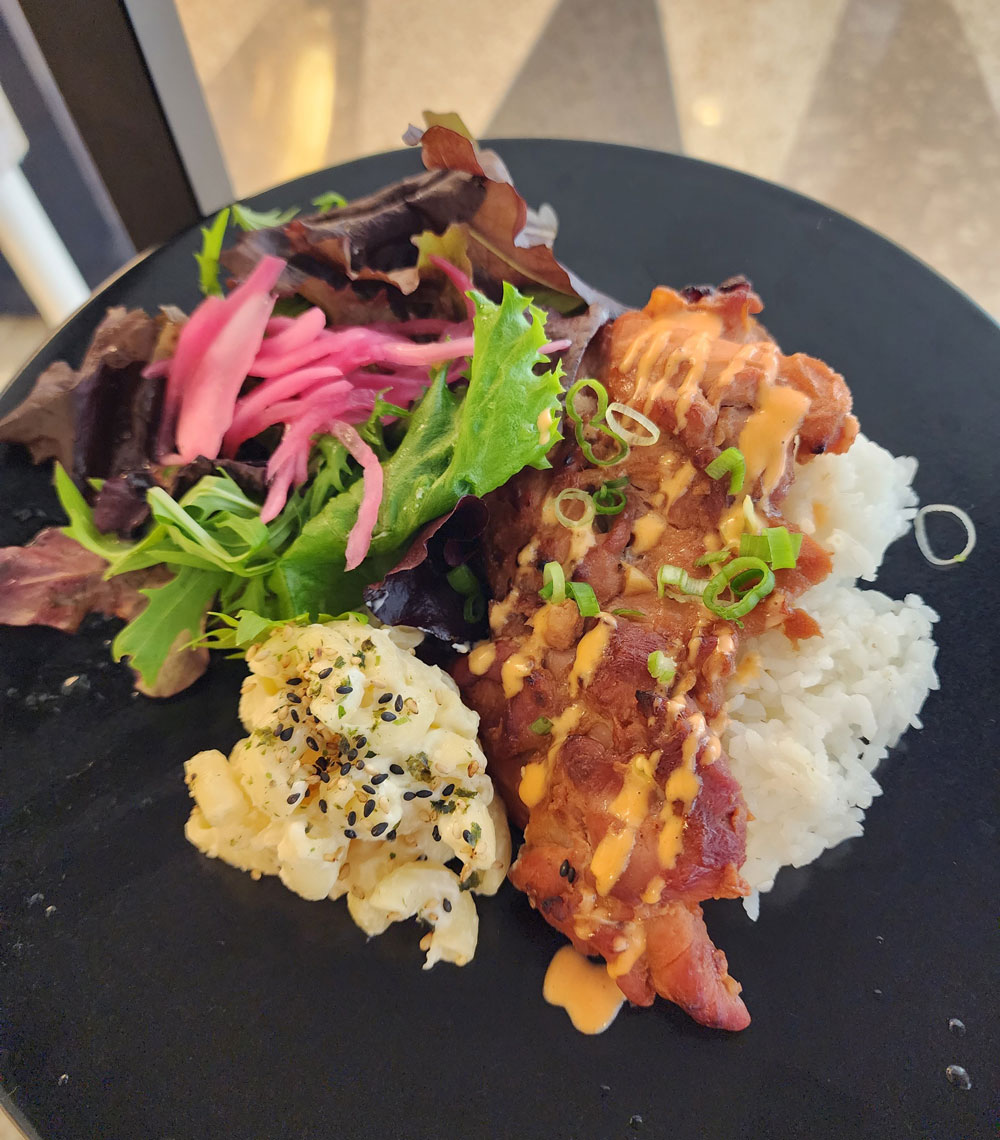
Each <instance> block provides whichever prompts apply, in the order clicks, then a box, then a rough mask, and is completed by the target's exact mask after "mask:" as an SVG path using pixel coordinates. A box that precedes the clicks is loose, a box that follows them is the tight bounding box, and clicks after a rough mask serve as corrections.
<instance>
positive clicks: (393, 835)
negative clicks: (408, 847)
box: [385, 828, 396, 843]
mask: <svg viewBox="0 0 1000 1140" xmlns="http://www.w3.org/2000/svg"><path fill="white" fill-rule="evenodd" d="M395 838H396V829H395V828H393V829H392V831H390V832H389V834H388V835H387V836H386V837H385V840H386V843H391V842H392V841H393V840H394V839H395Z"/></svg>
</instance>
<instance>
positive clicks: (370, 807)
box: [364, 800, 375, 819]
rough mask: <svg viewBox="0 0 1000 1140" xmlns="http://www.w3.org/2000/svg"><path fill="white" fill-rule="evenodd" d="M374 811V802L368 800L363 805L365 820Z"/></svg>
mask: <svg viewBox="0 0 1000 1140" xmlns="http://www.w3.org/2000/svg"><path fill="white" fill-rule="evenodd" d="M374 810H375V801H374V800H369V801H368V803H366V804H365V809H364V816H365V819H367V818H368V817H369V816H370V815H371V813H372V812H373V811H374Z"/></svg>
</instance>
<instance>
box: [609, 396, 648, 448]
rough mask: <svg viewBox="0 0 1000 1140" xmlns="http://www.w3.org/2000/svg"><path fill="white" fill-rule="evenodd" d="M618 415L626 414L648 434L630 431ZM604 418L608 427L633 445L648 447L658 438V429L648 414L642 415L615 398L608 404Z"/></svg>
mask: <svg viewBox="0 0 1000 1140" xmlns="http://www.w3.org/2000/svg"><path fill="white" fill-rule="evenodd" d="M619 416H627V417H628V418H629V419H630V420H633V421H634V422H635V423H637V424H638V425H639V426H640V427H643V428H645V429H646V431H647V432H648V433H649V434H648V435H643V434H640V433H639V432H637V431H630V430H629V429H628V428H626V427H622V425H621V422H620V420H619V419H618V417H619ZM605 419H606V420H607V422H608V427H609V428H611V430H612V431H613V432H614V433H615V435H616V436H618V438H619V439H623V440H624V441H625V442H626V443H629V444H631V445H632V446H633V447H649V446H650V445H652V444H654V443H656V441H657V440H658V439H659V438H660V429H659V428H658V427H657V426H656V424H654V423H653V421H652V420H651V419H650V418H649V416H644V415H643V414H642V412H637V411H636V410H635V408H630V407H629V406H628V404H620V403H618V401H617V400H616V401H615V402H614V403H613V404H608V410H607V412H606V413H605Z"/></svg>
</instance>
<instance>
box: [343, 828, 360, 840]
mask: <svg viewBox="0 0 1000 1140" xmlns="http://www.w3.org/2000/svg"><path fill="white" fill-rule="evenodd" d="M344 834H345V835H346V836H347V838H348V839H357V837H358V833H357V832H356V831H355V830H354V829H353V828H350V827H345V828H344Z"/></svg>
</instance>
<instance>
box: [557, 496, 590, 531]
mask: <svg viewBox="0 0 1000 1140" xmlns="http://www.w3.org/2000/svg"><path fill="white" fill-rule="evenodd" d="M570 502H579V503H582V504H583V514H582V515H581V516H580V517H579V518H578V519H571V518H570V517H569V515H568V514H566V511H565V510H564V509H563V503H570ZM555 511H556V518H557V519H558V520H559V521H560V522H561V523H562V524H563V526H568V527H569V528H570V529H571V530H572V529H573V527H577V526H590V524H591V523H592V522H593V521H594V515H595V514H597V508H596V507H595V506H594V499H593V496H591V495H590V493H589V492H587V491H581V490H580V489H579V488H578V487H566V488H564V489H563V490H562V491H560V492H559V494H558V495H557V496H556V503H555Z"/></svg>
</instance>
